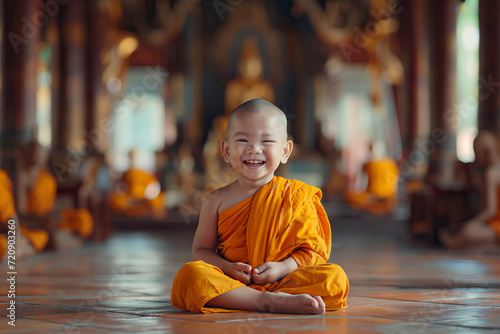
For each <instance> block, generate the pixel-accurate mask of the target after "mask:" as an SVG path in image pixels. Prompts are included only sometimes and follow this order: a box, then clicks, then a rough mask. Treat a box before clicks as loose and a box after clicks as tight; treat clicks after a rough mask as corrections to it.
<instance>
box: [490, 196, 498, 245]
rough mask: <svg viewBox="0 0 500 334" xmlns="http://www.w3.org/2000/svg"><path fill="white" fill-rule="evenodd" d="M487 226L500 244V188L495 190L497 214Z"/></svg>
mask: <svg viewBox="0 0 500 334" xmlns="http://www.w3.org/2000/svg"><path fill="white" fill-rule="evenodd" d="M488 224H489V225H490V227H491V228H492V229H493V230H495V232H496V233H497V241H498V242H500V187H498V190H497V214H496V216H495V218H493V219H491V220H490V221H489V222H488Z"/></svg>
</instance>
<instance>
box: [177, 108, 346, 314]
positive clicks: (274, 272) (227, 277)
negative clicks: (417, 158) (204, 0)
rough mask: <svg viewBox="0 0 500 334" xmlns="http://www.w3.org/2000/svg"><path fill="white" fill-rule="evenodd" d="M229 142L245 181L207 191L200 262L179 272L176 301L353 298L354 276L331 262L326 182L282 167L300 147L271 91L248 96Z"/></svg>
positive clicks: (282, 302) (206, 304) (231, 304)
mask: <svg viewBox="0 0 500 334" xmlns="http://www.w3.org/2000/svg"><path fill="white" fill-rule="evenodd" d="M221 145H222V151H223V155H224V159H225V161H226V162H227V163H230V164H231V166H232V168H233V169H234V170H235V171H236V172H237V173H238V180H236V181H235V182H233V183H231V184H229V185H227V186H225V187H223V188H220V189H218V190H216V191H214V192H212V193H211V194H209V195H208V196H207V198H206V200H205V202H204V204H203V206H202V210H201V213H200V221H199V224H198V228H197V231H196V235H195V238H194V242H193V259H194V260H195V261H194V262H189V263H187V264H185V265H184V266H183V267H182V268H181V269H180V270H179V272H178V273H177V275H176V277H175V279H174V282H173V286H172V305H173V306H175V307H177V308H179V309H181V310H185V311H191V312H203V313H209V312H235V311H240V310H249V311H261V312H264V311H267V312H281V313H308V314H323V313H324V312H325V311H326V310H337V309H341V308H343V307H345V306H346V298H347V294H348V291H349V281H348V279H347V276H346V274H345V272H344V271H343V270H342V268H341V267H340V266H338V265H336V264H332V263H326V261H327V260H328V258H329V256H330V250H331V231H330V223H329V221H328V217H327V215H326V213H325V211H324V209H323V206H322V204H321V203H320V199H321V191H320V190H319V189H318V188H316V187H313V186H310V185H307V184H305V183H303V182H301V181H297V180H287V179H284V178H281V177H278V176H275V175H274V172H275V170H276V169H277V167H278V166H279V164H280V163H286V162H287V160H288V158H289V156H290V153H291V151H292V142H291V141H289V140H287V134H286V117H285V115H284V114H283V112H282V111H281V110H280V109H278V108H277V107H276V106H274V105H273V104H271V103H270V102H268V101H266V100H260V99H254V100H250V101H248V102H246V103H244V104H242V105H241V106H239V107H238V108H236V109H235V111H233V113H232V114H231V116H230V118H229V128H228V134H227V139H225V140H224V141H223V142H222V144H221Z"/></svg>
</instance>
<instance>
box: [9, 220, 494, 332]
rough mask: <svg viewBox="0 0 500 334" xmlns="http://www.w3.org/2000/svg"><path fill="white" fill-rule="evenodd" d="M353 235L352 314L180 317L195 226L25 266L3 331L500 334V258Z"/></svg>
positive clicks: (345, 261)
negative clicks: (175, 286)
mask: <svg viewBox="0 0 500 334" xmlns="http://www.w3.org/2000/svg"><path fill="white" fill-rule="evenodd" d="M352 224H355V222H352ZM344 225H345V226H347V225H346V224H344ZM344 225H342V226H344ZM334 226H335V225H334ZM345 226H344V228H341V229H340V230H334V249H333V251H332V257H331V261H332V262H336V263H338V264H340V265H342V266H343V268H344V269H345V271H346V272H347V274H348V276H349V278H350V282H351V293H350V295H349V299H348V307H347V308H346V309H344V310H340V311H336V312H327V313H326V314H325V315H324V316H298V315H285V314H260V313H224V314H207V315H202V314H191V313H185V312H180V311H178V310H177V309H175V308H173V307H172V306H171V305H170V298H169V295H170V286H171V283H172V280H173V278H174V275H175V273H176V271H177V270H178V269H179V267H180V266H181V265H182V264H183V263H184V262H187V261H189V260H190V256H191V255H190V248H191V240H192V235H193V228H192V226H191V227H190V226H186V225H180V227H177V228H174V227H169V228H167V229H165V230H164V231H163V232H161V233H158V232H116V233H114V235H113V237H112V238H111V239H110V240H109V241H108V242H106V243H104V244H90V245H87V246H85V248H83V249H81V250H79V251H75V252H72V253H64V254H62V253H46V254H41V255H38V256H36V257H33V258H30V259H27V260H25V261H24V262H23V263H22V264H20V265H19V268H18V275H17V281H16V317H17V318H16V322H15V324H16V326H15V327H11V326H9V325H8V323H7V322H8V321H9V319H8V318H6V317H5V316H6V314H7V306H8V304H7V302H8V300H9V299H8V298H7V297H3V298H1V299H0V302H1V304H2V305H1V307H0V314H1V315H2V317H0V320H1V322H0V331H1V332H7V333H10V332H19V333H141V332H153V333H188V334H191V333H192V334H196V333H203V334H210V333H214V334H215V333H217V334H221V333H246V334H251V333H454V334H457V333H500V266H499V263H500V261H499V260H500V253H494V252H490V253H479V252H472V253H451V252H446V251H444V250H439V249H434V250H429V249H424V248H421V247H420V248H412V247H410V246H408V245H407V244H406V242H405V240H404V238H403V237H402V235H403V234H402V233H401V231H399V232H396V233H394V231H393V232H388V231H389V230H387V229H381V230H379V229H377V228H376V226H373V228H372V229H371V231H370V233H364V232H363V231H364V230H359V229H357V228H355V227H353V228H345ZM351 227H352V225H351ZM1 267H2V268H3V269H1V270H2V272H3V274H2V275H4V274H5V273H6V272H7V269H6V264H5V263H2V264H1ZM5 282H6V281H5V279H2V282H1V287H2V291H7V289H6V283H5ZM2 295H4V296H5V294H4V293H2Z"/></svg>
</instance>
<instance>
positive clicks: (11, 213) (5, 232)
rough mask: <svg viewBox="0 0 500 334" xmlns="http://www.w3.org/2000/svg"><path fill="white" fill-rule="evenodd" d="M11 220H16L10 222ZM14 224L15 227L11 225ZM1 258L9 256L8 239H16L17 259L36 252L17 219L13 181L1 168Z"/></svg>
mask: <svg viewBox="0 0 500 334" xmlns="http://www.w3.org/2000/svg"><path fill="white" fill-rule="evenodd" d="M9 221H14V224H10V223H9ZM10 226H14V228H12V227H10ZM0 230H1V232H0V259H2V258H4V257H6V256H7V251H8V245H9V243H8V240H11V242H12V240H14V241H15V247H16V249H15V251H16V252H15V255H16V256H15V257H16V258H17V259H20V258H23V257H25V256H29V255H33V254H35V249H34V248H33V246H32V245H31V244H30V243H29V241H28V240H27V239H26V238H25V236H24V235H23V234H22V233H20V228H19V220H18V219H17V214H16V208H15V206H14V196H13V195H12V182H11V181H10V179H9V177H8V175H7V173H6V172H5V171H3V170H1V169H0Z"/></svg>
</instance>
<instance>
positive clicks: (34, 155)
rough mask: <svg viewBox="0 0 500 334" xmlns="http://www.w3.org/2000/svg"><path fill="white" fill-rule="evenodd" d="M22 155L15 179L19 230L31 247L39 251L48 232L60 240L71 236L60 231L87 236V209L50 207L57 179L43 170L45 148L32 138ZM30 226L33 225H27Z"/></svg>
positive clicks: (89, 225) (90, 228)
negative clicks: (21, 168)
mask: <svg viewBox="0 0 500 334" xmlns="http://www.w3.org/2000/svg"><path fill="white" fill-rule="evenodd" d="M25 157H26V162H27V165H26V168H25V169H24V170H22V171H20V177H19V182H18V184H19V191H18V195H19V196H18V197H19V211H20V213H21V215H20V216H21V217H20V218H21V231H22V233H23V234H25V235H26V237H27V238H28V239H29V240H30V242H31V244H32V245H33V246H34V248H35V250H36V251H37V252H40V251H42V250H43V249H44V248H45V246H46V245H47V243H48V242H49V232H51V233H53V237H56V238H58V240H59V241H64V240H62V239H59V238H63V239H68V238H69V237H71V236H68V235H67V234H66V235H64V233H63V234H60V233H59V232H60V231H65V232H66V233H72V234H74V236H75V237H76V238H78V239H80V240H81V241H83V239H86V238H88V237H89V236H90V235H91V234H92V231H93V229H94V221H93V219H92V216H91V215H90V212H89V211H88V210H86V209H73V208H71V209H64V210H62V211H60V212H56V211H55V210H54V204H55V201H56V194H57V182H56V179H55V178H54V177H53V176H52V174H50V173H49V172H48V171H47V163H48V155H47V152H46V150H45V149H43V147H41V146H40V145H39V144H38V143H36V142H32V143H30V144H29V145H28V146H27V148H26V154H25ZM33 226H35V227H36V229H31V227H33ZM42 228H43V229H42ZM59 241H56V243H59ZM71 247H74V246H71ZM56 248H58V245H56Z"/></svg>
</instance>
